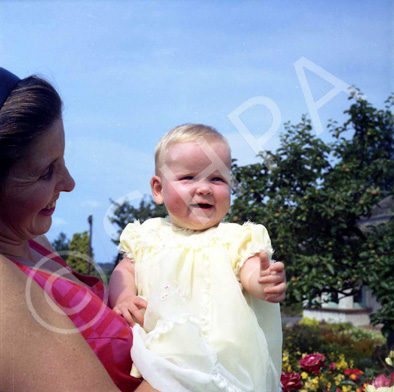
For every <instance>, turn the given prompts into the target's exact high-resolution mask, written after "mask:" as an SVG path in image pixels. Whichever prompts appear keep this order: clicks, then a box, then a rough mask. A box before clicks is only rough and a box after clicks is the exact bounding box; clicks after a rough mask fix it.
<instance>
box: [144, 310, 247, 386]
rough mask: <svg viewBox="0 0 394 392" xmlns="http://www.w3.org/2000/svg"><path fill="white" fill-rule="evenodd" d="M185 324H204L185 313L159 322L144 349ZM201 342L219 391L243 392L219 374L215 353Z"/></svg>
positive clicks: (203, 340)
mask: <svg viewBox="0 0 394 392" xmlns="http://www.w3.org/2000/svg"><path fill="white" fill-rule="evenodd" d="M186 322H190V323H192V324H194V325H196V326H197V327H199V328H202V327H203V324H204V322H203V321H201V320H200V319H199V318H198V317H195V316H193V315H192V314H191V313H186V314H183V315H180V316H177V317H173V318H171V319H166V320H159V321H158V323H157V327H156V328H155V329H154V330H153V331H151V332H149V333H148V334H147V338H146V341H145V346H146V348H147V349H150V348H151V343H152V341H153V340H156V339H159V337H160V336H161V335H164V334H166V333H168V332H170V331H171V330H172V329H173V328H174V326H175V325H181V324H185V323H186ZM201 340H202V342H203V343H204V345H205V347H206V348H207V350H208V352H209V358H210V360H211V362H212V363H213V370H212V380H213V381H214V382H215V384H216V385H217V386H218V387H219V388H220V389H223V391H224V392H243V391H242V390H241V389H239V388H238V387H236V386H235V385H233V384H232V383H231V382H230V381H229V380H228V379H227V378H226V377H225V376H223V375H222V374H221V372H220V368H219V362H218V358H217V353H216V351H215V350H214V349H213V348H212V346H211V345H210V344H209V343H208V342H207V341H206V340H205V339H204V338H203V337H201Z"/></svg>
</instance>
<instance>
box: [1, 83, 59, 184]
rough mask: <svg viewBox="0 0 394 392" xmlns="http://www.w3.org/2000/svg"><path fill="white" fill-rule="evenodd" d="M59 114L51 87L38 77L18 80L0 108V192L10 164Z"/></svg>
mask: <svg viewBox="0 0 394 392" xmlns="http://www.w3.org/2000/svg"><path fill="white" fill-rule="evenodd" d="M61 115H62V100H61V99H60V96H59V94H58V93H57V91H56V90H55V89H54V87H53V86H52V85H51V84H50V83H49V82H47V81H46V80H44V79H41V78H39V77H38V76H29V77H27V78H25V79H22V80H20V81H19V82H18V83H17V84H16V86H15V88H14V89H13V90H12V92H11V94H10V95H9V97H8V98H7V100H6V101H5V103H4V105H3V107H2V108H1V110H0V191H1V190H2V188H3V186H4V183H5V181H6V179H7V176H8V173H9V171H10V169H11V167H12V166H13V165H15V163H16V162H17V161H18V160H20V159H21V158H22V157H23V156H24V155H25V154H26V152H27V151H28V149H29V146H30V145H31V144H32V143H33V141H34V140H36V139H37V138H38V137H40V136H41V135H42V134H44V133H45V132H46V131H47V130H48V129H49V128H50V126H51V125H52V124H53V123H54V122H55V121H56V120H57V119H59V118H61Z"/></svg>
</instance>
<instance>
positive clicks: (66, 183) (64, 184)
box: [58, 167, 75, 192]
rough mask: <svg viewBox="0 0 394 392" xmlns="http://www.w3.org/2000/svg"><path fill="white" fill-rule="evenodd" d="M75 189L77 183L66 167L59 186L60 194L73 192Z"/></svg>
mask: <svg viewBox="0 0 394 392" xmlns="http://www.w3.org/2000/svg"><path fill="white" fill-rule="evenodd" d="M74 188H75V181H74V179H73V178H72V177H71V174H70V172H69V171H68V169H67V168H66V167H64V169H63V173H62V178H61V180H60V181H59V184H58V190H59V191H60V192H71V191H72V190H73V189H74Z"/></svg>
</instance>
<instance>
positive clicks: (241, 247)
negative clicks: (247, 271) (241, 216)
mask: <svg viewBox="0 0 394 392" xmlns="http://www.w3.org/2000/svg"><path fill="white" fill-rule="evenodd" d="M262 250H265V251H266V252H267V253H268V257H269V258H270V259H271V257H272V254H273V252H274V251H273V249H272V245H271V239H270V237H269V235H268V231H267V229H266V228H265V227H264V226H263V225H259V224H254V223H250V222H247V223H245V224H244V225H242V226H239V230H238V233H237V234H236V235H235V236H234V238H233V241H232V242H231V243H230V244H229V255H230V260H231V266H232V268H233V271H234V273H235V275H236V277H237V278H238V279H239V270H240V269H241V268H242V266H243V265H244V263H245V261H246V260H247V259H249V257H252V256H254V255H255V254H257V253H260V252H261V251H262Z"/></svg>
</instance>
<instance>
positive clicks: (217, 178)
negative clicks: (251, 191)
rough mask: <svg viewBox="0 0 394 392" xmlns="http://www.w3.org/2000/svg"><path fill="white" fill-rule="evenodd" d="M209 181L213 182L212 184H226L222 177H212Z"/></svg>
mask: <svg viewBox="0 0 394 392" xmlns="http://www.w3.org/2000/svg"><path fill="white" fill-rule="evenodd" d="M211 181H213V182H226V181H225V180H224V178H223V177H213V178H212V180H211Z"/></svg>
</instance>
